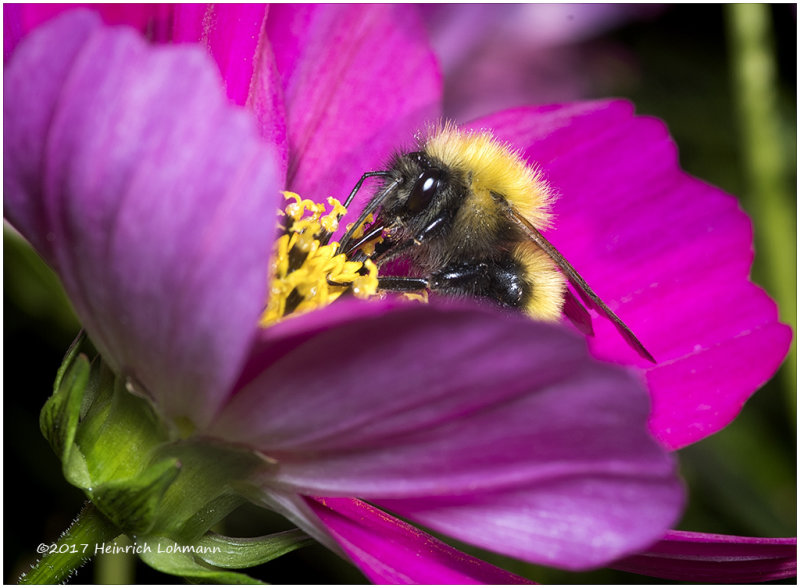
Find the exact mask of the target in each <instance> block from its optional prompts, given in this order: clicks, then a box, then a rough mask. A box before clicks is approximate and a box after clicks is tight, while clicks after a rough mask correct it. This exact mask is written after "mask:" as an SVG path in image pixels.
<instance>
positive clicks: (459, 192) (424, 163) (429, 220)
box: [378, 151, 467, 243]
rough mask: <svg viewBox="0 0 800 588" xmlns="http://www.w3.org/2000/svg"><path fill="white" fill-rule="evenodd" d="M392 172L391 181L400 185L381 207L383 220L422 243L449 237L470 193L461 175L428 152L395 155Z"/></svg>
mask: <svg viewBox="0 0 800 588" xmlns="http://www.w3.org/2000/svg"><path fill="white" fill-rule="evenodd" d="M389 171H390V174H391V175H390V176H389V181H396V182H398V184H397V187H396V188H395V189H394V190H393V191H392V193H391V194H389V195H388V196H387V197H386V199H385V200H384V202H383V204H382V206H381V211H380V213H379V215H378V218H379V219H380V221H381V222H383V223H384V224H385V225H386V226H387V227H391V230H392V231H393V232H394V234H395V235H397V236H400V237H401V238H406V239H415V240H417V241H419V242H421V243H422V242H426V241H428V242H430V241H431V240H433V239H436V238H441V237H444V236H446V235H447V233H449V230H450V228H451V225H452V222H453V219H454V218H455V215H456V213H457V212H458V208H459V207H460V205H461V202H462V201H463V199H464V197H465V195H466V190H467V184H466V182H465V181H464V179H463V178H462V177H461V174H460V173H459V172H458V171H457V170H454V169H452V168H449V167H448V166H446V165H445V164H444V163H442V162H441V161H438V160H437V159H435V158H433V157H431V156H430V155H428V154H427V153H425V152H424V151H414V152H411V153H404V154H401V155H399V156H397V157H395V159H394V161H393V162H392V165H391V166H390V168H389Z"/></svg>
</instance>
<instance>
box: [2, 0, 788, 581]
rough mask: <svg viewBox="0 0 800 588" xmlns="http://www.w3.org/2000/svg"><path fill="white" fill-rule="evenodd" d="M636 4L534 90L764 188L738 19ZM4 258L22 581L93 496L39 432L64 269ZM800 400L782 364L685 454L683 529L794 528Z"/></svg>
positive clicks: (780, 21) (326, 574) (307, 552)
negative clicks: (734, 33) (622, 114)
mask: <svg viewBox="0 0 800 588" xmlns="http://www.w3.org/2000/svg"><path fill="white" fill-rule="evenodd" d="M457 8H458V7H450V8H448V9H450V10H453V9H457ZM638 8H639V9H638V11H637V10H636V9H634V10H633V11H632V13H631V15H630V16H629V17H628V18H625V19H622V21H621V22H618V23H616V24H614V25H613V26H611V27H608V28H606V29H605V30H600V31H597V32H596V33H594V34H593V35H590V36H588V37H587V38H581V39H577V40H574V41H572V42H569V41H562V42H560V43H559V44H557V45H556V46H552V47H543V48H541V49H540V50H539V54H538V58H536V59H532V63H533V65H531V67H530V69H529V70H528V71H527V75H528V76H530V79H531V86H532V88H531V95H530V100H529V101H531V102H533V101H540V102H543V101H547V102H553V101H560V100H570V99H579V98H594V97H608V96H624V97H627V98H630V99H631V100H633V101H634V102H635V104H636V106H637V111H638V112H639V113H642V114H651V115H655V116H658V117H660V118H662V119H664V120H665V121H666V122H667V124H668V125H669V128H670V130H671V132H672V134H673V136H674V138H675V140H676V142H677V143H678V145H679V148H680V157H681V163H682V166H683V168H684V169H686V170H687V171H689V172H690V173H692V174H693V175H696V176H698V177H700V178H703V179H705V180H707V181H709V182H710V183H713V184H716V185H718V186H720V187H722V188H723V189H725V190H726V191H728V192H730V193H732V194H736V195H747V194H751V195H752V190H753V188H752V185H751V184H749V181H748V177H747V176H746V169H747V166H746V165H745V163H744V159H743V158H744V154H745V149H744V147H745V146H746V145H745V139H744V138H743V134H742V124H741V123H742V121H741V116H740V113H739V111H738V110H737V95H736V89H735V86H734V84H733V80H732V75H731V73H732V61H731V43H732V42H735V41H732V40H731V39H730V37H729V35H728V30H727V29H726V26H725V11H726V10H727V9H728V8H727V7H726V6H724V5H675V6H668V7H658V6H656V7H653V6H648V7H638ZM581 9H582V7H581V6H580V5H576V6H575V7H574V14H572V15H571V16H570V15H566V16H565V18H566V19H568V20H569V19H573V20H574V19H580V18H582V13H581ZM436 10H437V9H436V8H433V9H430V12H427V13H423V14H424V18H425V19H426V22H427V23H428V24H429V25H430V27H431V34H432V35H435V34H436V26H437V25H436V23H437V18H443V16H442V15H443V13H441V12H436ZM770 11H771V13H772V16H773V18H772V26H773V35H774V50H775V54H776V55H777V60H778V80H777V82H776V87H775V91H776V92H777V93H778V96H779V100H778V114H779V116H780V117H781V120H782V122H781V132H782V133H783V137H782V139H783V140H784V142H785V145H784V149H785V153H786V157H787V161H788V163H789V166H790V170H791V177H790V178H788V179H787V181H788V193H789V194H790V195H791V196H792V201H791V207H792V211H795V210H796V200H795V195H796V190H795V182H796V178H795V174H796V171H795V169H796V166H795V163H796V84H797V79H796V72H797V64H796V54H797V45H796V43H797V40H796V30H797V17H796V7H795V6H794V5H788V4H784V5H776V6H772V7H771V8H770ZM445 16H446V15H445ZM487 26H491V23H487ZM445 73H446V74H448V75H450V76H451V77H449V78H447V77H446V84H445V109H446V114H449V115H451V116H454V117H457V116H458V115H459V113H463V112H467V111H469V110H470V109H472V111H473V112H478V111H480V108H481V104H480V100H481V94H480V92H477V93H475V94H474V95H471V94H470V93H469V91H466V90H463V88H464V81H463V79H459V78H458V75H459V70H458V69H454V70H453V71H451V72H449V73H448V72H447V71H445ZM570 75H573V76H578V78H577V81H576V82H575V83H573V84H570V83H568V82H569V80H568V79H567V80H566V81H565V78H568V77H569V76H570ZM537 84H538V85H537ZM533 86H536V87H533ZM513 105H515V104H507V106H513ZM750 205H751V201H748V200H747V199H745V200H743V206H745V208H747V207H748V206H750ZM793 219H794V214H793ZM769 230H770V227H768V226H758V225H757V226H756V233H757V234H759V232H760V231H769ZM792 247H793V248H794V247H795V244H794V241H793V243H792ZM759 253H761V251H760V250H759ZM761 255H763V253H761ZM3 259H4V268H3V277H4V284H5V287H4V290H3V301H4V318H5V323H4V325H5V327H4V343H5V348H4V349H5V350H4V367H5V370H4V385H5V395H4V480H5V483H4V515H5V516H4V530H3V533H4V547H3V555H4V569H3V578H4V580H5V581H6V582H15V581H16V580H17V578H18V576H19V574H20V572H22V571H24V570H25V569H27V567H28V565H29V564H30V563H31V562H32V561H33V558H34V557H35V556H34V550H35V548H36V546H37V545H38V544H39V543H41V542H52V541H54V540H56V539H57V538H58V536H59V535H60V533H61V532H62V531H63V530H64V529H65V528H66V527H67V526H68V525H69V523H70V522H71V520H72V519H73V518H74V517H75V515H76V514H77V513H78V511H79V509H80V507H81V504H82V502H83V495H82V493H81V492H80V491H79V490H77V489H75V488H73V487H71V486H70V485H68V484H67V483H66V482H65V481H64V479H63V478H62V476H61V473H60V463H59V462H58V460H57V459H56V458H55V456H54V455H53V453H52V451H51V450H50V448H49V446H48V445H47V443H46V442H45V440H44V439H43V438H42V436H41V434H40V432H39V428H38V414H39V410H40V409H41V407H42V405H43V403H44V401H45V400H46V398H47V397H48V395H49V394H50V392H51V388H52V382H53V378H54V376H55V373H56V369H57V368H58V366H59V364H60V362H61V358H62V355H63V353H64V351H65V350H66V349H67V347H68V345H69V344H70V342H71V340H72V339H73V337H74V336H75V334H76V333H77V331H78V329H79V325H78V323H77V322H76V320H75V318H74V317H73V316H72V313H71V311H70V309H69V305H68V303H67V302H66V299H65V298H64V297H63V294H62V293H61V291H60V287H59V286H58V283H57V281H56V279H55V278H54V276H53V275H52V273H50V271H49V270H48V269H47V268H46V267H45V266H44V265H43V264H42V263H41V262H40V261H39V260H38V258H37V257H36V255H35V254H34V253H32V251H31V250H30V249H29V248H27V247H26V246H25V245H23V244H22V243H21V242H20V241H19V240H17V239H16V238H14V237H13V236H10V235H9V233H8V231H4V254H3ZM789 259H790V258H789V256H788V255H787V259H786V272H785V279H791V280H793V278H790V277H789V276H791V275H792V274H791V272H789V269H790V266H792V265H793V264H794V262H793V261H789ZM779 261H781V262H783V260H779ZM762 263H763V260H762V259H761V256H757V258H756V266H755V267H754V272H753V275H754V279H755V280H756V281H758V282H759V283H761V284H762V285H766V286H767V287H768V290H769V289H770V288H771V286H769V279H770V278H769V276H767V275H766V274H765V271H766V270H764V269H763V266H762ZM795 397H796V382H795V381H794V376H792V375H790V374H781V373H779V374H778V375H777V376H776V377H775V378H774V379H773V381H771V382H770V383H769V384H768V385H767V386H765V387H764V388H763V389H762V390H761V391H760V392H758V393H757V394H756V395H755V396H754V397H753V398H752V399H751V400H750V401H749V402H748V403H747V405H746V406H745V408H744V410H743V411H742V414H741V416H740V417H739V418H738V419H737V420H736V421H735V422H734V423H733V424H732V425H731V426H729V427H728V428H727V429H725V430H724V431H722V432H721V433H719V434H717V435H714V436H712V437H710V438H708V439H706V440H704V441H702V442H700V443H698V444H696V445H694V446H692V447H690V448H687V449H685V450H682V451H681V452H680V459H681V467H682V472H683V475H684V477H685V479H686V481H687V484H688V487H689V489H690V492H691V495H690V503H689V508H688V511H687V513H686V515H685V518H684V520H683V522H682V524H681V526H680V527H681V528H685V529H690V530H702V531H706V532H718V533H730V534H736V535H752V536H766V537H770V536H795V535H796V496H797V494H796V461H797V460H796V408H795V406H796V405H795ZM281 528H288V525H287V524H286V523H285V522H283V521H281V520H280V519H278V518H277V517H270V516H269V515H266V514H264V513H263V511H259V510H257V509H254V508H245V509H243V510H242V511H240V512H237V513H235V514H234V516H233V517H232V520H231V521H229V522H228V527H227V528H226V531H227V532H230V533H231V534H237V533H238V534H240V535H248V534H250V535H258V534H262V533H264V532H265V530H270V531H271V530H277V529H281ZM487 557H488V556H487ZM493 561H495V562H496V563H500V564H501V565H504V566H505V567H508V568H509V569H513V570H514V571H515V572H517V573H521V574H523V575H528V576H529V577H531V578H534V579H536V580H537V581H539V582H548V583H554V582H555V583H599V582H609V583H642V582H648V581H652V580H650V579H648V578H644V577H641V576H634V575H630V574H624V573H621V572H613V571H609V570H600V571H597V572H591V573H587V574H570V573H566V572H561V571H557V570H548V569H544V568H537V567H535V566H528V565H523V564H520V563H518V562H511V561H509V560H503V559H502V558H494V560H493ZM93 566H94V564H89V565H87V566H86V567H85V568H83V569H82V570H80V571H79V573H78V575H77V576H76V577H75V578H73V580H72V581H73V582H75V581H77V582H81V583H91V582H93V581H94V576H93V573H94V567H93ZM250 573H251V574H252V575H254V576H255V577H258V578H262V579H264V580H267V581H269V582H272V583H279V584H280V583H283V584H297V583H360V582H363V577H362V576H361V575H360V573H359V572H358V571H356V570H355V569H354V568H353V567H352V566H351V565H350V564H347V563H345V562H343V561H341V560H340V559H338V558H337V557H336V556H334V555H332V554H331V553H329V552H328V551H327V550H325V549H323V548H322V547H319V546H314V547H309V548H305V549H302V550H300V551H297V552H294V553H292V554H289V555H287V556H285V557H283V558H280V559H279V560H276V561H273V562H270V563H269V564H266V565H264V566H261V567H260V568H257V569H253V570H250ZM135 580H136V582H138V583H158V582H164V581H168V582H170V581H173V580H174V579H173V578H171V577H168V576H163V575H161V574H158V573H157V572H154V571H152V570H150V569H149V568H147V567H146V566H144V565H142V564H137V566H136V575H135Z"/></svg>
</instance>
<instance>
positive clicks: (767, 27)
mask: <svg viewBox="0 0 800 588" xmlns="http://www.w3.org/2000/svg"><path fill="white" fill-rule="evenodd" d="M726 10H727V14H726V15H727V20H728V32H729V41H730V48H731V53H732V61H733V68H734V81H735V86H734V95H735V96H736V98H737V100H738V107H739V112H740V115H741V116H740V119H741V131H742V135H743V137H742V138H743V141H742V143H743V147H744V158H745V165H746V171H747V176H748V178H747V179H748V183H749V187H750V189H749V192H750V194H749V198H748V199H747V200H746V201H745V203H744V204H745V207H746V208H747V210H748V212H749V213H750V214H751V215H752V217H753V223H754V225H755V227H756V246H757V250H758V254H759V255H758V258H759V264H760V267H762V268H763V273H764V275H763V279H764V282H765V286H766V287H767V289H768V290H769V292H770V294H772V296H774V298H775V300H776V301H777V302H778V307H779V309H780V317H781V320H782V321H783V322H785V323H788V324H789V325H790V326H791V327H792V329H794V331H795V332H797V306H796V304H797V288H796V284H797V270H796V242H795V234H796V227H795V226H794V220H795V216H796V212H795V204H794V198H793V195H794V191H793V185H792V184H793V181H792V179H791V177H790V176H791V163H790V162H793V161H794V159H795V155H794V154H793V152H792V150H793V149H794V141H795V134H794V133H791V131H792V129H791V126H789V125H787V121H786V120H783V117H781V114H780V109H779V106H778V93H777V72H776V70H777V66H776V59H775V49H774V46H773V45H774V44H773V39H772V23H771V14H770V10H771V8H770V6H769V5H767V4H729V5H728V6H726ZM790 133H791V136H789V134H790ZM782 376H783V378H784V382H785V388H786V390H787V391H788V393H789V397H788V402H789V406H790V410H789V414H791V415H794V414H795V412H796V406H797V397H796V393H795V390H796V382H797V355H796V345H795V342H794V341H793V342H792V348H791V350H790V352H789V356H788V358H787V360H786V364H785V368H784V369H783V373H782Z"/></svg>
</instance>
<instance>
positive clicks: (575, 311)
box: [562, 288, 594, 337]
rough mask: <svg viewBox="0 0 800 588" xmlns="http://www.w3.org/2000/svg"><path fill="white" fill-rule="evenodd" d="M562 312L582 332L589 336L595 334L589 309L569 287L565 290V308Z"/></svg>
mask: <svg viewBox="0 0 800 588" xmlns="http://www.w3.org/2000/svg"><path fill="white" fill-rule="evenodd" d="M562 312H563V313H564V316H566V317H567V318H568V319H569V321H570V322H571V323H572V324H573V325H575V327H577V329H578V330H579V331H580V332H581V333H583V334H584V335H587V336H589V337H593V336H594V329H593V328H592V317H591V315H590V314H589V311H588V310H586V309H585V308H584V307H583V304H581V301H580V300H579V299H578V298H577V297H576V296H575V294H573V292H572V290H570V289H569V288H567V289H565V290H564V308H563V309H562Z"/></svg>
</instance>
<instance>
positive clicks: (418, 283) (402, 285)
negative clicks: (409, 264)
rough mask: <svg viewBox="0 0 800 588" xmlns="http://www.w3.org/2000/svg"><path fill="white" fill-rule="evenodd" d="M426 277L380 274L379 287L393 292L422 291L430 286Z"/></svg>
mask: <svg viewBox="0 0 800 588" xmlns="http://www.w3.org/2000/svg"><path fill="white" fill-rule="evenodd" d="M429 287H430V286H429V284H428V280H427V279H426V278H409V277H406V276H380V277H379V278H378V289H380V290H389V291H391V292H422V291H423V290H427V289H428V288H429Z"/></svg>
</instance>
